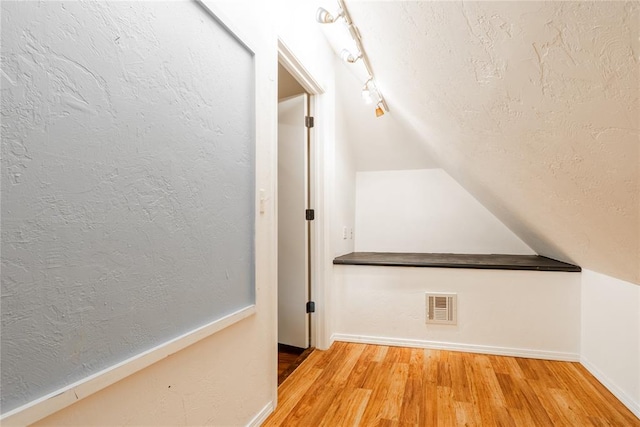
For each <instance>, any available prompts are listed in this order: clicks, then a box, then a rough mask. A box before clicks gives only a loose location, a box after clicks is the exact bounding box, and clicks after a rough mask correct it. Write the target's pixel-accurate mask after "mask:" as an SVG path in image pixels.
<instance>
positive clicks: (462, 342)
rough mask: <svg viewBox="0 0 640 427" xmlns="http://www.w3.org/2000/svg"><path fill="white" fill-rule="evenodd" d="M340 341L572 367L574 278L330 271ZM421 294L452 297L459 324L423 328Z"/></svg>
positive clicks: (575, 350) (576, 341)
mask: <svg viewBox="0 0 640 427" xmlns="http://www.w3.org/2000/svg"><path fill="white" fill-rule="evenodd" d="M336 270H337V272H336V277H338V278H339V279H338V282H337V283H336V288H337V290H336V295H335V300H334V303H335V304H336V311H335V317H336V320H335V335H334V337H335V338H336V339H339V340H347V341H363V342H371V343H380V344H391V345H408V346H418V347H435V348H448V349H457V350H462V351H471V352H483V353H490V354H509V355H520V356H525V357H538V358H549V359H560V360H578V358H579V352H580V274H578V273H560V272H538V271H506V270H472V269H440V268H415V267H373V266H348V265H341V266H336ZM425 292H453V293H457V295H458V324H457V325H456V326H450V325H426V324H425V316H426V303H425Z"/></svg>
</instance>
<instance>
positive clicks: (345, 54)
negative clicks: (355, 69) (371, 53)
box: [340, 49, 362, 64]
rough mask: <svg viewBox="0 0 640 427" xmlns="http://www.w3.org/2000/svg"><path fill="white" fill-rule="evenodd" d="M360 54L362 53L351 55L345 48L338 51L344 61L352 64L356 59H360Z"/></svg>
mask: <svg viewBox="0 0 640 427" xmlns="http://www.w3.org/2000/svg"><path fill="white" fill-rule="evenodd" d="M361 56H362V55H358V56H353V54H352V53H351V52H349V51H348V50H347V49H342V51H341V52H340V58H342V60H343V61H344V62H348V63H349V64H353V63H354V62H356V61H357V60H358V59H360V57H361Z"/></svg>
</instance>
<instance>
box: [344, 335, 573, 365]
mask: <svg viewBox="0 0 640 427" xmlns="http://www.w3.org/2000/svg"><path fill="white" fill-rule="evenodd" d="M331 340H332V341H334V340H335V341H345V342H357V343H363V344H377V345H388V346H394V347H415V348H431V349H434V350H450V351H463V352H467V353H480V354H494V355H498V356H513V357H527V358H530V359H545V360H560V361H564V362H579V361H580V355H579V354H577V353H563V352H556V351H544V350H531V349H524V348H510V347H493V346H486V345H476V344H459V343H450V342H441V341H427V340H414V339H403V338H389V337H373V336H365V335H350V334H333V336H332V337H331Z"/></svg>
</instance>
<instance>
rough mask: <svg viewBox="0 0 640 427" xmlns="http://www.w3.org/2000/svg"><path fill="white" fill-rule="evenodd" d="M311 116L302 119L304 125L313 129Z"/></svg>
mask: <svg viewBox="0 0 640 427" xmlns="http://www.w3.org/2000/svg"><path fill="white" fill-rule="evenodd" d="M313 121H314V120H313V116H305V118H304V125H305V126H306V127H308V128H312V127H313Z"/></svg>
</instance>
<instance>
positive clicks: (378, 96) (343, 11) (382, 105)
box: [316, 0, 389, 117]
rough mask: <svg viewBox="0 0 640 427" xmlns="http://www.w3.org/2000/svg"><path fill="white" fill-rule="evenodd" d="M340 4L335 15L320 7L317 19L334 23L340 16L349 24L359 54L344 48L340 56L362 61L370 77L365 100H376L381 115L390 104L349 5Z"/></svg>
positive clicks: (340, 2)
mask: <svg viewBox="0 0 640 427" xmlns="http://www.w3.org/2000/svg"><path fill="white" fill-rule="evenodd" d="M338 6H339V7H340V10H339V11H338V13H337V14H336V15H335V16H334V15H332V14H331V13H330V12H329V11H327V10H326V9H325V8H323V7H319V8H318V11H317V12H316V21H318V22H319V23H320V24H332V23H334V22H336V21H337V20H339V19H340V18H342V19H343V20H344V23H345V25H346V26H347V29H348V30H349V35H350V36H351V38H352V39H353V41H354V43H355V45H356V48H357V49H358V55H357V56H356V55H354V54H353V53H352V52H349V51H348V50H347V49H342V52H341V53H340V58H342V60H343V61H345V62H347V63H349V64H354V63H356V62H358V61H361V62H362V64H363V65H364V68H365V70H366V72H367V74H368V79H367V81H366V82H365V84H364V86H363V88H362V98H363V99H364V100H365V102H366V103H371V102H374V101H375V103H376V116H377V117H380V116H382V115H383V114H384V113H385V111H386V112H388V111H389V106H388V105H387V102H386V101H385V99H384V97H383V96H382V93H381V92H380V89H378V86H377V84H376V81H375V78H374V75H373V69H372V68H371V63H370V62H369V57H368V56H367V52H366V51H365V50H364V46H363V45H362V38H361V36H360V31H359V30H358V27H356V26H355V24H354V23H353V20H352V19H351V15H350V14H349V11H348V10H347V6H346V4H345V2H344V0H338Z"/></svg>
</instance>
